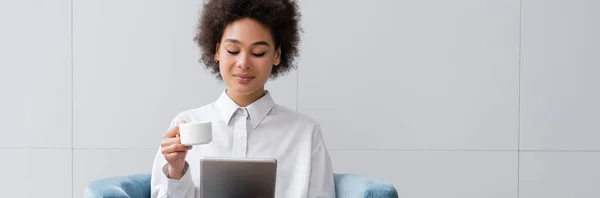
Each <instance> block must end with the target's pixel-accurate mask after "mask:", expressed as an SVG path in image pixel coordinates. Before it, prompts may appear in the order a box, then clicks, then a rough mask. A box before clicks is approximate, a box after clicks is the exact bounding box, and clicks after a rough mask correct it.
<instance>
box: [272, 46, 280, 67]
mask: <svg viewBox="0 0 600 198" xmlns="http://www.w3.org/2000/svg"><path fill="white" fill-rule="evenodd" d="M274 58H275V60H273V65H275V66H278V65H279V63H281V47H278V48H277V50H276V51H275V57H274Z"/></svg>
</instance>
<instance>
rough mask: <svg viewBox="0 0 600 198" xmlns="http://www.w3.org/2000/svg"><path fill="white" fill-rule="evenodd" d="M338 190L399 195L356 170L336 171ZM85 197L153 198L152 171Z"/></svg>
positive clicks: (384, 197) (350, 195)
mask: <svg viewBox="0 0 600 198" xmlns="http://www.w3.org/2000/svg"><path fill="white" fill-rule="evenodd" d="M335 191H336V194H337V197H340V198H398V193H397V192H396V189H395V188H394V186H393V185H392V184H389V183H386V182H383V181H381V180H378V179H376V178H371V177H367V176H361V175H353V174H336V175H335ZM84 197H85V198H109V197H110V198H149V197H150V174H140V175H129V176H120V177H111V178H105V179H101V180H97V181H94V182H92V183H90V184H89V185H88V186H87V188H86V189H85V193H84Z"/></svg>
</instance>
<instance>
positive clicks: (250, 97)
mask: <svg viewBox="0 0 600 198" xmlns="http://www.w3.org/2000/svg"><path fill="white" fill-rule="evenodd" d="M226 93H227V95H228V96H229V97H230V98H231V100H233V102H235V103H236V104H237V105H239V106H240V107H246V106H248V105H250V104H252V103H253V102H254V101H257V100H258V99H260V98H261V97H263V96H264V95H265V90H264V89H259V90H258V91H255V92H253V93H250V94H240V93H236V92H234V91H231V89H227V90H226Z"/></svg>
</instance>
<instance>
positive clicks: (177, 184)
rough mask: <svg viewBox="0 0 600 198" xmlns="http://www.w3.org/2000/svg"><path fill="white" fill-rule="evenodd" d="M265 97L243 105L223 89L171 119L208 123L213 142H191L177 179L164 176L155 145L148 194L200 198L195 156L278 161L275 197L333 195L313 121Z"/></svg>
mask: <svg viewBox="0 0 600 198" xmlns="http://www.w3.org/2000/svg"><path fill="white" fill-rule="evenodd" d="M265 92H266V93H265V95H264V96H263V97H262V98H260V99H259V100H257V101H255V102H254V103H252V104H250V105H248V106H247V107H245V108H244V107H240V106H238V105H237V104H236V103H235V102H233V100H231V98H229V96H228V95H227V94H226V92H223V93H222V94H221V96H220V97H219V98H218V99H217V101H215V102H213V103H211V104H208V105H206V106H203V107H200V108H198V109H193V110H189V111H185V112H182V113H179V114H178V115H177V116H176V117H175V118H174V119H173V121H172V122H171V126H170V127H174V126H175V125H176V124H177V121H178V120H185V121H186V122H195V121H208V120H210V121H212V125H213V126H212V127H213V140H212V142H211V143H209V144H205V145H197V146H193V148H192V150H189V151H188V153H187V155H186V162H187V163H188V164H189V167H188V169H187V171H186V172H185V174H184V175H183V177H182V178H181V179H180V180H173V179H169V178H168V177H167V174H166V172H165V170H164V169H163V168H164V167H165V165H166V164H167V161H166V160H165V158H164V157H163V155H162V153H161V152H160V149H159V150H158V153H157V155H156V158H155V159H154V165H153V171H152V181H151V197H152V198H156V197H172V198H193V197H194V198H199V197H200V183H199V182H200V177H201V175H200V168H199V163H200V157H203V156H204V157H247V158H275V159H277V163H278V165H277V166H278V167H277V181H276V189H275V197H278V198H279V197H282V198H295V197H309V198H313V197H326V198H330V197H331V198H333V197H335V187H334V178H333V170H332V166H331V160H330V157H329V153H328V152H327V149H326V147H325V144H324V143H323V137H322V134H321V128H320V126H319V124H318V123H317V122H315V121H314V120H312V119H310V118H308V117H306V116H304V115H301V114H299V113H297V112H295V111H293V110H290V109H287V108H285V107H283V106H280V105H277V104H275V103H274V102H273V99H272V98H271V95H270V94H269V92H268V91H265Z"/></svg>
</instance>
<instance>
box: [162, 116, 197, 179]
mask: <svg viewBox="0 0 600 198" xmlns="http://www.w3.org/2000/svg"><path fill="white" fill-rule="evenodd" d="M181 123H185V121H179V124H181ZM160 148H161V152H162V154H163V156H164V157H165V159H166V160H167V163H168V165H167V167H168V173H169V175H168V176H167V177H169V178H171V179H175V180H179V179H181V178H182V177H183V174H184V171H185V168H186V167H185V164H186V163H185V156H186V154H187V151H188V150H190V149H192V147H191V146H184V145H182V144H181V139H180V138H179V125H177V126H175V127H173V128H172V129H170V130H169V131H167V132H166V133H165V134H164V135H163V139H162V142H161V143H160Z"/></svg>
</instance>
